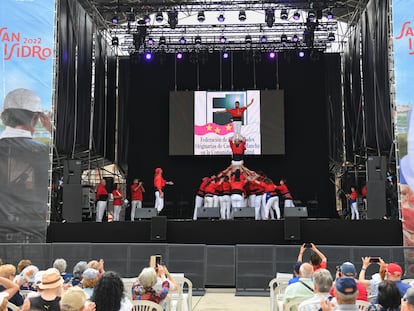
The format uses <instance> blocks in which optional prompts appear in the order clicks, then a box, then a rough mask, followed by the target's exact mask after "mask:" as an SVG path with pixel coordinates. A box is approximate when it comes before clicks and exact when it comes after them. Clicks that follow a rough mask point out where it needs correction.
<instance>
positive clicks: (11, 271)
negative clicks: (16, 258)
mask: <svg viewBox="0 0 414 311" xmlns="http://www.w3.org/2000/svg"><path fill="white" fill-rule="evenodd" d="M15 275H16V267H15V266H13V265H10V264H5V265H1V266H0V276H1V277H4V278H6V279H9V280H10V281H12V282H13V280H14V278H15ZM16 285H18V284H16ZM18 286H19V285H18ZM5 289H6V288H5V287H4V286H3V285H1V284H0V292H2V291H4V290H5ZM8 299H9V301H10V302H11V303H12V304H14V305H16V306H18V307H20V306H21V305H22V304H23V301H24V299H23V296H22V295H20V292H19V291H17V292H16V293H15V294H14V295H13V296H9V297H8Z"/></svg>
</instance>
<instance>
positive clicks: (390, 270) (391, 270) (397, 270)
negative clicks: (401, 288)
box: [387, 263, 402, 276]
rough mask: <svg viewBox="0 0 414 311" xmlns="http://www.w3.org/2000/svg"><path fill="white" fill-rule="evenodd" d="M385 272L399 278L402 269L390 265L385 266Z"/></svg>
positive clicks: (392, 264)
mask: <svg viewBox="0 0 414 311" xmlns="http://www.w3.org/2000/svg"><path fill="white" fill-rule="evenodd" d="M387 272H388V273H389V274H392V275H395V276H401V275H402V268H401V267H400V265H397V264H396V263H390V264H388V266H387Z"/></svg>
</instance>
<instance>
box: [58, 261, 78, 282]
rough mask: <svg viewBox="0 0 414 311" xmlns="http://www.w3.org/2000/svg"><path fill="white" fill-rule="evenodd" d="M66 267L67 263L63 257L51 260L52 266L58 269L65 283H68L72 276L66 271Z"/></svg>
mask: <svg viewBox="0 0 414 311" xmlns="http://www.w3.org/2000/svg"><path fill="white" fill-rule="evenodd" d="M67 267H68V264H67V262H66V260H65V259H63V258H57V259H56V260H55V261H54V262H53V268H56V269H58V270H59V272H60V275H61V276H62V278H63V281H64V282H65V283H68V282H69V281H70V280H71V279H72V278H73V274H70V273H66V268H67Z"/></svg>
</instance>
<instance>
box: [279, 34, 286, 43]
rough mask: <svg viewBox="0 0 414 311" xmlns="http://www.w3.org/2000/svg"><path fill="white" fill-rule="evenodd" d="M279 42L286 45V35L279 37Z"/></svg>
mask: <svg viewBox="0 0 414 311" xmlns="http://www.w3.org/2000/svg"><path fill="white" fill-rule="evenodd" d="M280 42H282V43H286V42H287V35H286V34H282V35H281V36H280Z"/></svg>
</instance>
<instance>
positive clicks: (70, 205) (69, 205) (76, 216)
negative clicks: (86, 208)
mask: <svg viewBox="0 0 414 311" xmlns="http://www.w3.org/2000/svg"><path fill="white" fill-rule="evenodd" d="M62 218H63V219H64V220H66V222H82V185H81V184H80V183H79V184H78V185H76V184H63V207H62Z"/></svg>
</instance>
